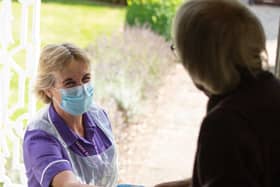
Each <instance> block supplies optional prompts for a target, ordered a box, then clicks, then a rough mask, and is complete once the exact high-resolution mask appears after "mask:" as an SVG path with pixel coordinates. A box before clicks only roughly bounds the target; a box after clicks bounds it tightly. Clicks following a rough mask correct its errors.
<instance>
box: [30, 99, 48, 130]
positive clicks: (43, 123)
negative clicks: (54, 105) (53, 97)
mask: <svg viewBox="0 0 280 187" xmlns="http://www.w3.org/2000/svg"><path fill="white" fill-rule="evenodd" d="M48 110H49V105H47V106H45V107H43V108H42V109H40V110H39V111H38V112H37V113H36V114H35V115H34V116H33V117H32V118H31V119H30V120H29V121H28V124H27V129H26V130H27V131H30V130H36V129H45V128H48V127H47V126H48V125H49V122H48Z"/></svg>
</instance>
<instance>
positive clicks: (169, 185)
mask: <svg viewBox="0 0 280 187" xmlns="http://www.w3.org/2000/svg"><path fill="white" fill-rule="evenodd" d="M191 184H192V179H191V178H189V179H186V180H180V181H171V182H164V183H160V184H156V185H155V187H191Z"/></svg>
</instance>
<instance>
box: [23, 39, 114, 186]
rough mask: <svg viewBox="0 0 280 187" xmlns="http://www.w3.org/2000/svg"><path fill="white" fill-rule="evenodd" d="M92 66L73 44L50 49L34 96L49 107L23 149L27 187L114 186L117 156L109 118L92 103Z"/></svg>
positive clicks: (31, 126)
mask: <svg viewBox="0 0 280 187" xmlns="http://www.w3.org/2000/svg"><path fill="white" fill-rule="evenodd" d="M91 79H92V74H91V69H90V60H89V58H88V56H87V55H86V53H85V52H84V51H83V50H81V49H80V48H78V47H76V46H75V45H73V44H68V43H64V44H53V45H47V46H46V47H45V48H44V49H43V51H42V53H41V57H40V62H39V68H38V74H37V81H36V84H35V91H36V94H37V96H38V98H39V99H41V100H42V101H43V102H45V103H46V104H47V106H46V107H45V108H44V109H43V110H41V111H40V112H39V113H38V114H37V116H36V119H33V120H31V122H30V123H29V125H28V128H27V130H26V133H25V136H24V143H23V151H24V164H25V167H26V174H27V178H28V187H39V186H40V187H49V186H52V187H86V186H104V187H105V186H106V187H111V186H115V184H116V179H117V167H116V150H115V144H114V137H113V135H112V130H111V125H110V121H109V119H108V117H107V114H106V113H105V112H104V110H102V109H101V108H99V107H98V106H96V105H95V104H93V103H92V97H93V94H94V88H93V85H92V82H91Z"/></svg>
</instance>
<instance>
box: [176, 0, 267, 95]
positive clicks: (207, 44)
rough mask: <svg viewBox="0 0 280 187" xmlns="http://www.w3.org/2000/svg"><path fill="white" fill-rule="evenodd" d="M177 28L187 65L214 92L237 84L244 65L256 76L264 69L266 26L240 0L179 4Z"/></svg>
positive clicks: (198, 81) (198, 82)
mask: <svg viewBox="0 0 280 187" xmlns="http://www.w3.org/2000/svg"><path fill="white" fill-rule="evenodd" d="M173 28H174V31H173V33H174V38H175V46H176V48H177V49H178V53H179V57H180V58H181V60H182V63H183V65H184V67H185V68H186V69H187V71H188V72H189V74H190V76H191V78H192V80H193V82H194V83H195V84H196V85H200V86H202V87H203V88H204V89H205V90H207V91H208V92H209V93H211V94H223V93H226V92H228V91H231V90H233V89H234V88H236V87H237V86H238V84H239V82H240V69H243V70H245V71H248V72H250V73H251V74H252V75H253V76H254V75H256V74H257V73H259V72H260V71H262V69H263V68H262V63H263V62H264V55H263V54H264V53H262V52H265V55H266V49H265V34H264V31H263V28H262V26H261V23H260V22H259V20H258V19H257V17H256V16H255V15H254V14H253V13H251V12H250V11H249V10H248V9H247V8H246V7H245V6H243V5H242V4H241V3H239V2H238V1H234V0H190V1H188V2H186V3H184V4H183V5H182V6H181V7H180V8H179V10H178V12H177V15H176V17H175V20H174V27H173Z"/></svg>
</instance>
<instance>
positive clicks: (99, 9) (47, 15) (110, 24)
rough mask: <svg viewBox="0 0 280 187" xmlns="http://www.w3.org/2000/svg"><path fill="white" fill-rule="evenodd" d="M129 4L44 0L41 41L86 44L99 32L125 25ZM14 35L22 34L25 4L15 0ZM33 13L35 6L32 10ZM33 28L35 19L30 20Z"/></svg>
mask: <svg viewBox="0 0 280 187" xmlns="http://www.w3.org/2000/svg"><path fill="white" fill-rule="evenodd" d="M125 13H126V8H125V7H121V6H112V5H108V4H100V3H94V2H91V1H85V0H83V1H78V0H76V1H74V0H69V1H63V0H60V1H58V0H57V1H51V0H48V1H43V2H42V5H41V45H42V46H44V45H46V44H48V43H61V42H72V43H75V44H77V45H79V46H81V47H86V46H87V45H88V44H89V43H90V42H91V41H93V40H95V39H96V38H97V37H98V36H99V35H104V34H110V33H112V32H118V31H120V30H122V29H123V27H124V22H125ZM13 14H14V24H13V25H14V27H13V31H14V37H15V39H18V38H19V31H20V29H19V28H20V14H21V7H20V5H19V3H17V2H13ZM29 14H30V15H31V14H32V10H31V9H30V10H29ZM29 23H30V27H29V28H31V19H30V20H29Z"/></svg>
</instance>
